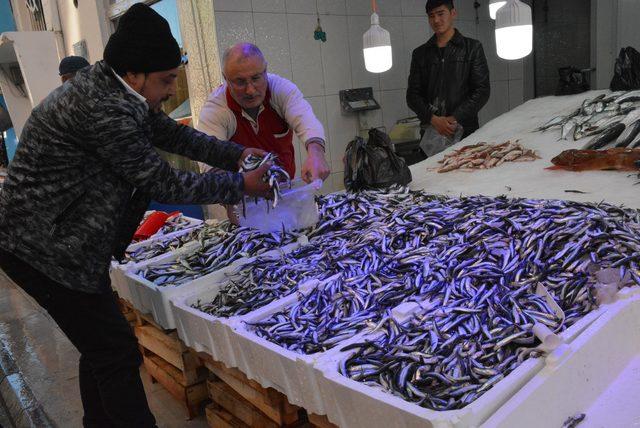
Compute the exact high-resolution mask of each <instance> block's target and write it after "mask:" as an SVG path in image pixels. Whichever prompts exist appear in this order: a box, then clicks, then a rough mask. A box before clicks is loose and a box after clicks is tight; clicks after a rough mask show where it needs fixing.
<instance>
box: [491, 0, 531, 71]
mask: <svg viewBox="0 0 640 428" xmlns="http://www.w3.org/2000/svg"><path fill="white" fill-rule="evenodd" d="M496 51H497V53H498V56H499V57H500V58H503V59H508V60H515V59H520V58H524V57H525V56H527V55H529V54H530V53H531V51H533V21H532V19H531V8H530V7H529V6H528V5H526V4H524V3H522V2H521V1H520V0H508V2H507V4H506V5H504V6H503V7H501V8H500V9H499V10H498V12H497V14H496Z"/></svg>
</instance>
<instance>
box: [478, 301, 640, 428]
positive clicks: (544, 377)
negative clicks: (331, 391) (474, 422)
mask: <svg viewBox="0 0 640 428" xmlns="http://www.w3.org/2000/svg"><path fill="white" fill-rule="evenodd" d="M629 294H630V297H628V298H626V299H621V300H619V301H618V302H616V303H614V304H612V305H610V306H609V308H608V310H607V312H606V313H605V314H603V315H602V316H601V317H600V318H598V319H597V320H596V321H595V322H594V323H593V324H592V325H590V326H589V328H587V329H586V330H585V331H584V332H583V334H582V335H580V336H579V337H578V338H576V340H574V341H573V342H572V343H571V344H570V345H569V346H568V350H567V352H565V354H564V355H563V356H562V358H560V359H559V360H557V361H555V362H554V363H553V364H547V366H546V367H544V369H542V370H541V371H540V372H539V373H537V374H536V376H534V377H533V378H532V379H531V380H530V382H529V383H528V384H527V385H525V386H524V387H523V388H521V389H520V391H518V392H517V393H516V394H515V395H513V397H512V398H511V399H510V400H509V401H507V402H506V403H505V404H504V405H503V406H502V407H501V408H500V410H498V411H497V412H496V413H495V414H494V415H493V416H492V417H491V418H490V419H488V420H487V421H486V423H485V424H484V425H483V426H486V427H505V428H506V427H514V426H517V427H523V428H527V427H532V428H533V427H536V428H537V427H542V426H557V427H560V426H562V425H563V423H564V421H565V420H567V418H569V417H571V416H574V415H576V414H579V413H584V414H585V415H586V418H585V419H584V421H583V422H582V423H581V424H580V425H579V426H580V427H581V428H582V427H632V426H640V406H638V397H640V296H639V295H638V294H637V293H633V294H632V293H629ZM634 295H635V297H634Z"/></svg>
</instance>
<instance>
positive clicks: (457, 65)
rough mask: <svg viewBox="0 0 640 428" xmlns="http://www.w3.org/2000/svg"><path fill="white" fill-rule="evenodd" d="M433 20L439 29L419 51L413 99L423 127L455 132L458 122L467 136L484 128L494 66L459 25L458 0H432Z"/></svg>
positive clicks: (412, 84)
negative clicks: (481, 113) (480, 120)
mask: <svg viewBox="0 0 640 428" xmlns="http://www.w3.org/2000/svg"><path fill="white" fill-rule="evenodd" d="M426 11H427V15H428V16H429V25H430V26H431V29H432V30H433V32H434V33H435V34H434V35H433V37H431V39H429V41H427V43H425V44H423V45H421V46H419V47H418V48H416V49H415V50H414V51H413V55H412V58H411V71H410V73H409V84H408V88H407V104H408V105H409V108H410V109H411V110H413V111H414V112H415V113H416V114H417V115H418V118H420V120H421V122H422V124H423V126H425V125H431V126H433V127H434V128H435V130H436V131H438V133H440V134H441V135H445V136H452V135H453V134H454V133H455V131H456V127H457V125H458V124H460V125H462V127H463V128H464V134H463V138H464V137H466V136H468V135H469V134H471V133H473V132H475V131H476V130H477V129H478V128H479V124H478V112H479V111H480V109H481V108H482V107H483V106H484V105H485V104H486V103H487V101H488V100H489V94H490V92H491V89H490V84H489V68H488V67H487V59H486V57H485V55H484V50H483V49H482V44H481V43H480V42H479V41H478V40H474V39H470V38H468V37H464V36H463V35H462V34H461V33H460V32H459V31H458V30H457V29H456V28H455V26H454V21H455V18H456V17H457V11H456V9H455V7H454V5H453V0H428V1H427V4H426Z"/></svg>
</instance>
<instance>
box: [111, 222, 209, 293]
mask: <svg viewBox="0 0 640 428" xmlns="http://www.w3.org/2000/svg"><path fill="white" fill-rule="evenodd" d="M184 218H186V219H187V220H189V222H190V223H191V225H190V226H189V227H188V228H185V229H180V230H177V231H175V232H171V233H167V234H164V235H163V234H161V233H156V234H155V235H153V236H151V237H150V238H149V239H145V240H144V241H139V242H134V243H132V244H130V245H129V246H128V247H127V251H130V250H136V249H138V248H141V247H144V246H147V245H151V244H153V243H156V242H158V241H165V240H171V239H174V238H177V237H179V236H183V235H186V234H188V233H190V232H192V231H193V229H194V228H196V227H199V226H201V225H202V224H203V223H204V222H203V221H202V220H198V219H197V218H191V217H186V216H185V217H184ZM169 253H171V251H168V252H166V253H164V254H161V255H159V256H156V257H154V258H152V259H149V260H142V261H139V262H127V263H119V262H118V261H115V260H113V261H111V266H110V268H109V276H110V278H111V287H112V288H113V289H114V290H115V291H116V292H117V293H118V296H120V297H122V298H123V299H125V300H127V301H128V302H131V299H132V297H131V295H130V294H129V290H128V287H127V286H126V281H127V280H126V278H125V274H126V272H127V271H129V270H132V269H135V267H136V266H137V265H140V264H143V263H149V262H154V261H156V260H158V259H159V258H162V257H163V256H165V255H167V254H169Z"/></svg>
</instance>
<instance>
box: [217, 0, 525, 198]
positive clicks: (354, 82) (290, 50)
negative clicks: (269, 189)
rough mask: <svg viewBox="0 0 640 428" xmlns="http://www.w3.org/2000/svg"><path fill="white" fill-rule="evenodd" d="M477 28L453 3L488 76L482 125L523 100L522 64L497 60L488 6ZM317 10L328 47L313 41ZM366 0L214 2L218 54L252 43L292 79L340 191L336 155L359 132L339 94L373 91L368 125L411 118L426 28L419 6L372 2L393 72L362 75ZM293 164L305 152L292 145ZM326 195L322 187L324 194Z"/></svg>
mask: <svg viewBox="0 0 640 428" xmlns="http://www.w3.org/2000/svg"><path fill="white" fill-rule="evenodd" d="M484 3H485V4H484V5H483V7H481V8H480V9H479V14H480V23H479V24H476V21H475V16H476V15H475V10H474V8H473V2H472V1H470V0H464V1H463V0H459V1H458V2H457V3H456V6H457V8H458V11H459V15H460V16H459V20H458V23H457V27H458V29H459V30H460V31H461V32H462V34H464V35H466V36H468V37H472V38H476V39H479V40H480V41H481V42H482V43H483V45H484V49H485V53H486V55H487V59H488V61H489V68H490V71H491V83H492V96H491V99H490V101H489V103H488V104H487V106H486V107H485V108H484V109H483V110H482V111H481V113H480V119H481V123H486V122H487V121H488V120H490V119H492V118H493V117H495V116H497V115H499V114H502V113H504V112H506V111H507V110H509V109H510V108H513V107H515V106H517V105H519V104H521V103H522V102H523V98H524V95H523V87H524V83H523V79H524V76H523V74H524V73H523V62H522V61H517V62H513V63H511V64H508V63H507V62H506V61H502V60H499V59H498V58H497V56H496V54H495V41H494V36H493V31H494V24H493V21H492V20H490V18H489V14H488V7H487V4H486V2H484ZM316 5H317V9H318V11H319V12H320V18H321V24H322V28H323V29H324V31H325V32H326V33H327V42H326V43H322V42H319V41H316V40H314V39H313V32H314V29H315V27H316ZM370 5H371V2H370V0H317V3H316V0H214V9H215V17H216V28H217V36H218V45H219V49H220V51H221V52H222V51H224V49H225V48H227V47H229V46H230V45H232V44H234V43H236V42H239V41H251V42H254V43H256V44H257V45H258V46H259V47H260V48H261V49H262V50H263V52H264V53H265V55H266V57H267V61H268V62H269V69H270V71H271V72H274V73H276V74H279V75H281V76H283V77H286V78H288V79H290V80H292V81H293V82H294V83H296V84H297V85H298V87H299V88H300V90H301V91H302V92H303V93H304V95H305V97H306V99H307V100H308V101H309V102H310V103H311V105H312V106H313V109H314V111H315V113H316V115H317V116H318V118H319V119H320V120H321V121H322V123H323V124H324V125H325V129H326V130H327V134H328V143H329V144H328V150H327V157H328V159H329V160H330V162H331V167H332V171H333V174H332V176H331V179H330V180H327V183H326V184H325V186H326V187H328V188H329V189H328V190H336V189H340V188H342V187H343V186H342V177H343V174H342V171H343V165H342V157H343V155H344V149H345V147H346V145H347V143H348V142H349V141H350V140H351V139H353V138H354V136H355V135H357V134H358V128H359V126H358V121H357V118H356V117H355V116H350V115H343V114H342V113H341V111H340V104H339V97H338V91H339V90H341V89H350V88H357V87H365V86H371V87H373V89H374V91H375V93H374V96H375V98H376V100H377V101H378V102H379V103H380V104H381V106H382V110H380V111H377V112H373V113H370V114H369V115H368V122H369V125H370V126H385V127H386V128H387V130H390V129H391V126H392V125H393V124H394V123H395V122H396V120H398V119H401V118H404V117H407V116H413V112H411V111H410V110H409V109H408V107H407V105H406V101H405V91H406V86H407V78H408V75H409V67H410V61H411V52H412V50H413V49H414V48H416V47H418V46H419V45H421V44H423V43H425V42H426V41H427V40H428V38H429V37H430V36H431V34H432V33H431V29H430V28H429V24H428V21H427V18H426V15H425V10H424V6H425V0H402V1H400V0H378V6H379V10H380V15H381V25H382V26H383V27H384V28H386V29H387V30H388V31H389V32H390V33H391V42H392V45H393V52H394V58H393V61H394V66H393V68H392V69H391V70H390V71H388V72H386V73H383V74H381V75H375V74H371V73H369V72H367V71H366V70H365V68H364V59H363V57H362V35H363V34H364V32H365V31H366V30H367V29H368V28H369V25H370V23H369V22H370V15H371V10H370V7H371V6H370ZM296 149H297V150H296V151H297V153H298V159H297V161H298V164H299V163H300V153H302V152H303V150H304V148H303V147H300V146H298V147H297V148H296ZM325 190H326V189H325Z"/></svg>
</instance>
